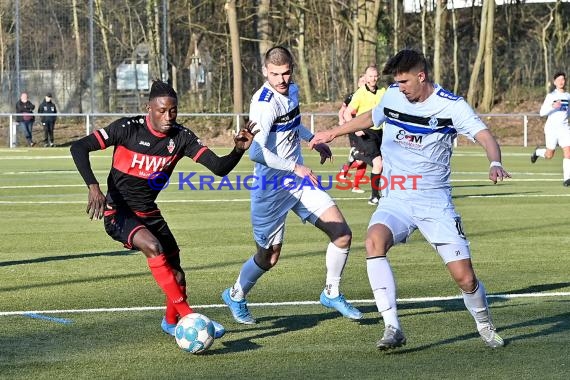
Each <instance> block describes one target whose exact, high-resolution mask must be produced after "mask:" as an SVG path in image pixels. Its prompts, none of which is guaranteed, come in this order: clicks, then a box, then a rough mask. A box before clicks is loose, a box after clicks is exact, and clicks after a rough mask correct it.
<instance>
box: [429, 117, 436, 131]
mask: <svg viewBox="0 0 570 380" xmlns="http://www.w3.org/2000/svg"><path fill="white" fill-rule="evenodd" d="M428 124H429V127H430V128H431V129H436V128H437V117H435V116H432V117H431V118H430V119H429V122H428Z"/></svg>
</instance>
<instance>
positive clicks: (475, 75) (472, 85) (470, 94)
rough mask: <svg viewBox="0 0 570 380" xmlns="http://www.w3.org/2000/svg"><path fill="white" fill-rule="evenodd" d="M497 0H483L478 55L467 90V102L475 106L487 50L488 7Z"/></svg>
mask: <svg viewBox="0 0 570 380" xmlns="http://www.w3.org/2000/svg"><path fill="white" fill-rule="evenodd" d="M490 1H493V2H494V1H495V0H483V7H482V8H481V26H480V30H479V47H478V49H477V56H476V58H475V62H474V63H473V69H472V70H471V77H470V79H469V90H468V91H467V102H469V103H470V104H472V105H473V106H475V105H476V104H477V102H476V100H477V99H476V98H475V96H476V93H477V89H478V86H477V80H478V79H479V71H481V62H483V53H484V52H485V33H486V31H487V9H488V8H489V2H490Z"/></svg>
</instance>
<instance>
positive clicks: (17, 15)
mask: <svg viewBox="0 0 570 380" xmlns="http://www.w3.org/2000/svg"><path fill="white" fill-rule="evenodd" d="M14 7H15V9H14V13H15V14H14V17H15V19H16V20H15V23H16V25H15V27H16V52H15V54H16V57H15V60H16V96H17V97H18V99H19V98H20V0H16V1H15V2H14Z"/></svg>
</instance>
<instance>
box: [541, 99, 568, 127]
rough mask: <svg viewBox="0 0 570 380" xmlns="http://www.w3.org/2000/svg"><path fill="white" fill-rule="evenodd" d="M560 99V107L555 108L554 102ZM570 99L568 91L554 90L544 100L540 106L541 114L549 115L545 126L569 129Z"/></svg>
mask: <svg viewBox="0 0 570 380" xmlns="http://www.w3.org/2000/svg"><path fill="white" fill-rule="evenodd" d="M556 101H560V103H561V106H560V108H554V107H553V106H552V104H553V103H554V102H556ZM569 101H570V94H569V93H567V92H560V91H557V90H554V91H552V92H551V93H549V94H548V95H546V97H545V98H544V102H543V103H542V106H541V107H540V116H548V117H547V118H546V124H545V125H544V126H545V127H548V128H551V127H559V128H564V129H568V128H569V126H568V112H569V108H568V103H569Z"/></svg>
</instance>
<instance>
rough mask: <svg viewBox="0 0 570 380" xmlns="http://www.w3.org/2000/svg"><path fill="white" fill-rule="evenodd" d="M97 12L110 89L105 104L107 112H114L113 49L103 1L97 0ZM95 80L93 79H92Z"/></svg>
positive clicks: (105, 75)
mask: <svg viewBox="0 0 570 380" xmlns="http://www.w3.org/2000/svg"><path fill="white" fill-rule="evenodd" d="M94 3H95V12H96V14H97V20H98V23H97V24H98V25H99V32H100V33H101V43H102V45H103V51H104V52H105V63H106V66H107V67H106V71H105V74H104V77H105V78H107V79H108V81H107V82H108V88H107V96H106V98H107V102H104V104H106V105H107V111H114V110H115V105H116V102H115V89H114V87H115V85H114V83H115V82H114V80H113V77H114V76H113V60H112V59H111V49H110V48H109V38H108V36H107V28H108V23H107V20H106V19H105V15H104V13H103V9H102V7H101V0H95V1H94ZM92 80H93V79H92Z"/></svg>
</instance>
